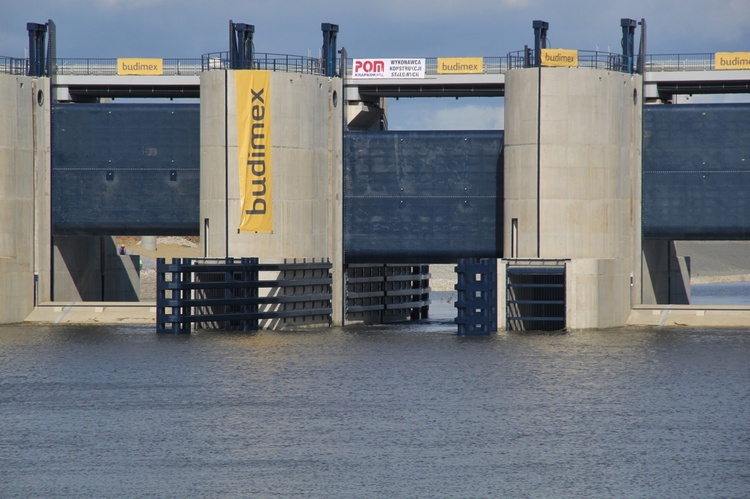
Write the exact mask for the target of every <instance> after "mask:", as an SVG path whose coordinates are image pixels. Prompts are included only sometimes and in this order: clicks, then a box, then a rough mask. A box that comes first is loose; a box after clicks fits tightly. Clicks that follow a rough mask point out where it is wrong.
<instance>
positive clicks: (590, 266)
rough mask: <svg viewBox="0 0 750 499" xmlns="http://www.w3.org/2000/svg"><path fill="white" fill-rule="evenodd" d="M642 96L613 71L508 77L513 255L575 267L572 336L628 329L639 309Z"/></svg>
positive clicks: (632, 79)
mask: <svg viewBox="0 0 750 499" xmlns="http://www.w3.org/2000/svg"><path fill="white" fill-rule="evenodd" d="M640 89H641V77H640V76H639V75H630V74H623V73H620V72H614V71H606V70H595V69H585V68H530V69H518V70H512V71H508V73H507V74H506V98H505V178H504V180H505V187H504V188H505V203H504V223H503V226H504V248H503V254H504V256H505V257H510V258H524V259H539V260H540V261H542V260H544V259H564V260H567V261H568V263H567V265H566V267H567V275H566V289H567V295H566V306H567V309H566V316H567V327H568V328H569V329H586V328H604V327H615V326H622V325H624V324H625V323H626V322H627V319H628V316H629V313H630V309H631V306H632V304H633V303H634V302H637V301H638V299H639V298H638V297H636V293H635V291H634V290H637V289H640V283H639V282H638V281H639V280H640V278H639V275H640V272H639V270H638V268H639V266H640V253H641V251H640V203H641V201H640V174H641V168H640V161H641V113H642V107H641V98H640ZM499 267H500V268H499V271H498V282H501V283H502V282H504V280H505V265H504V264H503V262H500V265H499ZM498 295H499V298H500V300H501V303H499V304H498V311H499V315H500V317H498V324H499V325H500V327H503V326H504V324H505V303H504V301H503V300H504V298H503V297H504V293H498Z"/></svg>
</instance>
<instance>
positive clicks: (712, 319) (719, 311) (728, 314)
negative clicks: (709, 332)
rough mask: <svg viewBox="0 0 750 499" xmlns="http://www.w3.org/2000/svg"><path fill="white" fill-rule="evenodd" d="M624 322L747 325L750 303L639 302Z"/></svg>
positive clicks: (634, 324) (712, 325)
mask: <svg viewBox="0 0 750 499" xmlns="http://www.w3.org/2000/svg"><path fill="white" fill-rule="evenodd" d="M627 325H628V326H657V327H705V328H750V306H741V305H641V306H637V307H634V308H633V309H632V310H631V311H630V316H629V318H628V322H627Z"/></svg>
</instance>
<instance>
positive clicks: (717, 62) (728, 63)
mask: <svg viewBox="0 0 750 499" xmlns="http://www.w3.org/2000/svg"><path fill="white" fill-rule="evenodd" d="M714 69H750V52H716V53H715V54H714Z"/></svg>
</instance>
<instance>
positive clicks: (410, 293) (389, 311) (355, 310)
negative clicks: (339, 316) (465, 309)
mask: <svg viewBox="0 0 750 499" xmlns="http://www.w3.org/2000/svg"><path fill="white" fill-rule="evenodd" d="M429 270H430V267H429V265H396V264H348V265H347V266H346V319H347V321H350V322H353V321H362V322H365V323H379V324H385V323H388V322H399V321H404V320H420V319H427V318H428V315H429V308H430V277H431V274H430V272H429Z"/></svg>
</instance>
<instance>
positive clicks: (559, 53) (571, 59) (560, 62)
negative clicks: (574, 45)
mask: <svg viewBox="0 0 750 499" xmlns="http://www.w3.org/2000/svg"><path fill="white" fill-rule="evenodd" d="M542 66H557V67H566V68H575V67H578V51H577V50H566V49H542Z"/></svg>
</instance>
